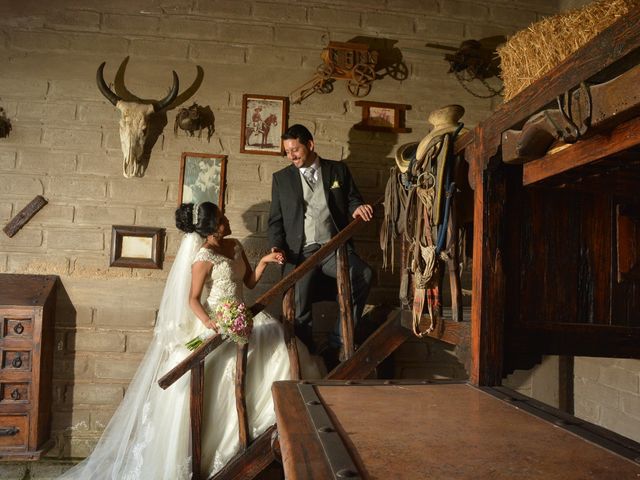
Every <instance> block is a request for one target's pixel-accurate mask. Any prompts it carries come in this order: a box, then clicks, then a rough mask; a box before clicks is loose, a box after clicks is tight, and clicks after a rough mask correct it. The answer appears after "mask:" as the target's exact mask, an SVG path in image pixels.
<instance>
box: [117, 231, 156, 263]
mask: <svg viewBox="0 0 640 480" xmlns="http://www.w3.org/2000/svg"><path fill="white" fill-rule="evenodd" d="M164 237H165V230H164V229H163V228H155V227H137V226H133V225H113V226H112V227H111V255H110V258H109V266H110V267H126V268H154V269H162V253H163V251H164Z"/></svg>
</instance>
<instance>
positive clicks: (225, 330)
mask: <svg viewBox="0 0 640 480" xmlns="http://www.w3.org/2000/svg"><path fill="white" fill-rule="evenodd" d="M209 317H210V318H211V320H213V321H214V322H216V324H217V325H218V328H219V330H220V333H221V334H222V335H223V336H224V337H226V338H230V339H231V340H233V341H234V342H236V343H239V344H241V345H242V344H245V343H247V342H248V341H249V335H251V329H252V328H253V315H252V314H251V311H250V310H249V309H248V308H247V306H246V305H245V304H244V303H243V302H239V301H237V300H235V299H232V298H223V299H222V300H220V302H218V305H217V306H216V308H215V309H214V310H213V311H212V312H209ZM213 334H214V332H213V331H212V330H209V331H207V332H205V333H204V334H202V335H199V336H197V337H195V338H194V339H192V340H189V341H188V342H187V343H186V344H185V346H186V347H187V348H188V349H189V350H195V349H196V348H198V347H199V346H200V345H201V344H202V343H203V342H204V341H205V340H206V339H207V338H209V337H210V336H212V335H213Z"/></svg>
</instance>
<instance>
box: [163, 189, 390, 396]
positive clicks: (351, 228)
mask: <svg viewBox="0 0 640 480" xmlns="http://www.w3.org/2000/svg"><path fill="white" fill-rule="evenodd" d="M382 200H383V199H382V198H380V199H378V200H377V201H376V202H375V203H373V204H372V205H374V206H375V205H378V204H379V203H381V202H382ZM363 223H364V221H363V220H362V219H361V218H359V217H358V218H355V219H353V220H352V221H351V223H349V225H347V226H346V227H345V228H344V229H342V230H340V232H338V233H337V234H336V235H335V236H334V237H333V238H332V239H331V240H329V241H328V242H327V243H325V244H324V245H323V246H322V247H320V249H319V250H318V251H317V252H316V253H314V254H313V255H311V256H310V257H309V258H307V259H306V260H305V261H304V262H302V263H301V264H300V265H299V266H298V267H297V268H296V269H295V270H293V271H292V272H291V273H289V274H288V275H286V276H285V277H283V278H282V279H281V280H280V281H279V282H278V283H276V284H275V285H274V286H273V287H271V288H270V289H269V290H267V291H266V292H265V293H263V294H262V295H261V296H260V297H258V299H257V300H256V302H255V303H254V304H253V306H252V307H251V312H252V313H253V314H254V315H257V314H258V313H260V312H261V311H262V310H264V309H265V307H266V306H267V305H269V304H270V303H271V302H272V301H273V300H275V299H276V298H277V297H279V296H280V295H282V294H283V293H284V292H286V291H287V290H288V289H289V288H290V287H291V286H292V285H294V284H295V283H296V282H297V281H298V280H300V279H301V278H302V277H303V276H304V275H306V274H307V273H308V272H310V271H311V270H312V269H313V268H315V266H316V265H317V264H318V263H320V262H321V261H322V260H324V259H325V258H326V257H328V256H329V255H330V254H331V252H333V251H334V250H336V249H337V248H339V247H340V246H341V245H343V244H345V243H346V242H347V241H348V240H349V239H350V238H351V237H352V236H353V235H354V234H355V232H356V231H357V230H358V229H359V228H360V226H361V224H363ZM222 342H223V339H222V337H221V336H220V335H214V336H213V337H210V338H208V339H207V340H205V341H204V342H203V343H202V345H200V346H199V347H198V348H197V349H195V350H194V351H193V352H192V353H191V354H190V355H189V356H188V357H186V358H185V359H184V360H182V361H181V362H180V363H178V364H177V365H176V366H175V367H173V368H172V369H171V370H169V371H168V372H167V373H166V374H165V375H164V376H163V377H162V378H160V380H158V385H160V388H163V389H166V388H168V387H169V386H171V385H172V384H173V383H175V382H176V381H177V380H178V379H179V378H180V377H182V375H184V374H185V373H187V372H188V371H189V370H191V369H192V368H193V367H194V366H195V365H197V364H198V362H200V361H202V360H203V359H204V358H205V357H206V356H207V355H208V354H209V353H211V352H212V351H213V350H214V349H215V348H216V347H218V346H219V345H220V344H222Z"/></svg>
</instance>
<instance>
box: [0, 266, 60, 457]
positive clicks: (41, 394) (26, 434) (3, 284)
mask: <svg viewBox="0 0 640 480" xmlns="http://www.w3.org/2000/svg"><path fill="white" fill-rule="evenodd" d="M57 279H58V277H56V276H53V275H47V276H45V275H17V274H0V459H1V460H38V459H39V458H40V456H41V455H42V454H43V453H44V452H45V451H46V450H47V449H48V448H49V447H50V434H51V376H52V371H53V345H54V312H55V301H56V297H55V289H56V282H57Z"/></svg>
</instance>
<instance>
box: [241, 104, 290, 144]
mask: <svg viewBox="0 0 640 480" xmlns="http://www.w3.org/2000/svg"><path fill="white" fill-rule="evenodd" d="M288 113H289V99H288V98H287V97H274V96H269V95H249V94H245V95H243V96H242V124H241V127H242V128H241V129H240V152H242V153H257V154H262V155H282V153H283V149H282V140H281V139H280V137H281V136H282V134H283V133H284V132H285V130H286V129H287V115H288Z"/></svg>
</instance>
